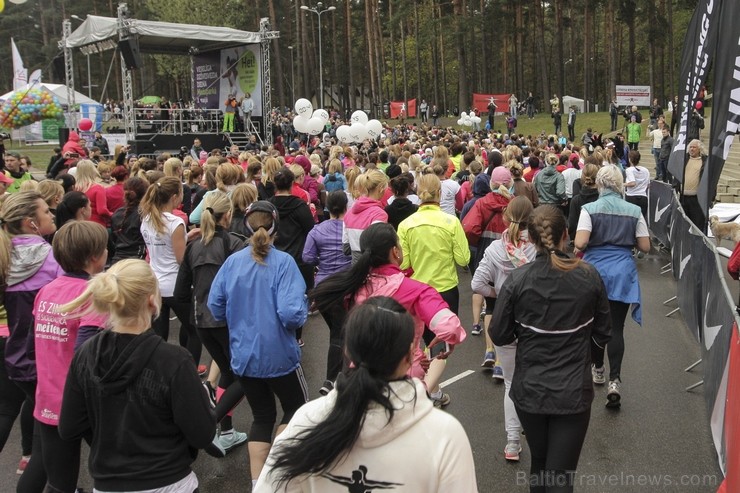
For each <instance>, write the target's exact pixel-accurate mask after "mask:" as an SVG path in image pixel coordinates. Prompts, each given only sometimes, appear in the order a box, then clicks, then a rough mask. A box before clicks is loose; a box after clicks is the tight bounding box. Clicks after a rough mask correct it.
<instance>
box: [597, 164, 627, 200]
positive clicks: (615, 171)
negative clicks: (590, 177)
mask: <svg viewBox="0 0 740 493" xmlns="http://www.w3.org/2000/svg"><path fill="white" fill-rule="evenodd" d="M596 188H598V189H599V193H601V192H603V191H604V190H611V191H613V192H616V193H618V194H620V195H621V194H623V193H624V178H622V172H621V171H620V170H619V168H617V167H616V166H615V165H613V164H609V165H607V166H604V167H603V168H601V169H600V170H599V172H598V173H596Z"/></svg>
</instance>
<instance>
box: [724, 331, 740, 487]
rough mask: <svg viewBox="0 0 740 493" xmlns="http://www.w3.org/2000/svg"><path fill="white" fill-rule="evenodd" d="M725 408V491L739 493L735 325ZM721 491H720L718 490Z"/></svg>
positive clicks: (739, 359)
mask: <svg viewBox="0 0 740 493" xmlns="http://www.w3.org/2000/svg"><path fill="white" fill-rule="evenodd" d="M726 402H727V407H726V408H725V445H726V447H727V462H726V463H725V471H727V476H726V478H725V482H724V487H725V488H726V491H728V492H729V491H740V421H738V416H740V337H738V329H737V325H736V326H735V327H733V328H732V340H731V342H730V370H729V372H728V375H727V401H726ZM720 491H721V490H720Z"/></svg>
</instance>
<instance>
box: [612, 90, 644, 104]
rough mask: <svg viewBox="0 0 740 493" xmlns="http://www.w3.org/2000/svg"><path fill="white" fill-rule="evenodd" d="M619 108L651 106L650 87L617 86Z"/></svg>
mask: <svg viewBox="0 0 740 493" xmlns="http://www.w3.org/2000/svg"><path fill="white" fill-rule="evenodd" d="M615 92H616V94H617V104H618V105H619V106H650V104H651V99H650V86H616V91H615Z"/></svg>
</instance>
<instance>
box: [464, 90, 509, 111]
mask: <svg viewBox="0 0 740 493" xmlns="http://www.w3.org/2000/svg"><path fill="white" fill-rule="evenodd" d="M510 97H511V94H476V93H473V108H475V109H476V110H477V111H478V113H479V116H480V113H488V104H489V103H490V102H491V99H492V98H493V101H494V102H495V103H496V106H497V108H496V114H497V115H503V114H504V113H508V112H509V98H510ZM462 111H465V110H462Z"/></svg>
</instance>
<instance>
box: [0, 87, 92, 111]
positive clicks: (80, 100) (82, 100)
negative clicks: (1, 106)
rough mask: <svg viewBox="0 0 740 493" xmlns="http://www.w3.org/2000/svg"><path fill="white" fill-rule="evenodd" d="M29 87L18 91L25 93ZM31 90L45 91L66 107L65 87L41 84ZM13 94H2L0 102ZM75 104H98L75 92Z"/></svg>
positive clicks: (11, 92)
mask: <svg viewBox="0 0 740 493" xmlns="http://www.w3.org/2000/svg"><path fill="white" fill-rule="evenodd" d="M29 87H31V86H28V85H26V86H24V87H22V88H21V89H19V91H26V90H28V88H29ZM32 88H33V89H42V90H47V91H49V92H50V93H52V94H53V95H54V96H56V97H57V98H58V99H59V104H61V105H62V106H67V105H68V101H67V86H65V85H64V84H47V83H46V82H42V83H41V84H35V85H34V86H33V87H32ZM13 92H15V91H10V92H9V93H7V94H3V95H2V96H0V101H4V100H6V99H9V98H10V96H11V95H12V94H13ZM75 104H99V103H98V102H97V101H95V100H94V99H90V98H88V97H87V96H85V95H84V94H82V93H80V92H77V91H75Z"/></svg>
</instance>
